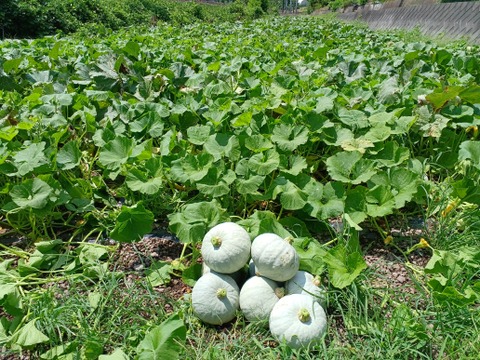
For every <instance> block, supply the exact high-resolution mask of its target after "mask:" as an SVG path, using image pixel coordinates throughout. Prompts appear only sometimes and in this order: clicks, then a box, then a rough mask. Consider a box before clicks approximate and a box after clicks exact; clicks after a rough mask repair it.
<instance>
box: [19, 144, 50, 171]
mask: <svg viewBox="0 0 480 360" xmlns="http://www.w3.org/2000/svg"><path fill="white" fill-rule="evenodd" d="M45 145H46V144H45V142H43V141H42V142H40V143H33V144H29V145H28V146H27V147H26V148H25V149H24V150H20V151H19V152H17V153H16V154H15V155H14V156H13V161H14V164H15V166H16V167H17V174H18V175H19V176H24V175H26V174H28V173H30V172H32V171H33V170H35V169H37V168H39V167H40V166H42V165H46V164H48V160H47V158H46V157H45Z"/></svg>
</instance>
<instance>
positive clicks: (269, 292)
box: [240, 276, 284, 321]
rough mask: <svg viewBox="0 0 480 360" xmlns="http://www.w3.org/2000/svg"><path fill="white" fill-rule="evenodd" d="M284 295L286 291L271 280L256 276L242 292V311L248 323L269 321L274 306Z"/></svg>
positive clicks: (245, 285)
mask: <svg viewBox="0 0 480 360" xmlns="http://www.w3.org/2000/svg"><path fill="white" fill-rule="evenodd" d="M283 295H284V289H283V288H282V287H279V286H278V284H277V283H276V282H275V281H273V280H270V279H267V278H264V277H262V276H254V277H251V278H250V279H248V280H247V281H246V282H245V284H243V287H242V289H241V290H240V309H241V310H242V311H243V314H244V315H245V318H246V319H247V320H248V321H268V318H269V316H270V312H271V311H272V309H273V306H274V305H275V304H276V303H277V301H278V299H280V298H281V297H282V296H283Z"/></svg>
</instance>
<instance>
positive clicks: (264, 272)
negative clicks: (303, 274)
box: [252, 233, 300, 281]
mask: <svg viewBox="0 0 480 360" xmlns="http://www.w3.org/2000/svg"><path fill="white" fill-rule="evenodd" d="M252 260H253V262H254V263H255V267H256V269H257V273H258V274H259V275H261V276H265V277H267V278H269V279H272V280H275V281H287V280H289V279H291V278H292V277H294V276H295V274H296V273H297V271H298V267H299V265H300V259H299V257H298V254H297V252H296V251H295V249H294V247H293V246H292V245H290V243H289V242H288V241H287V240H285V239H282V238H281V237H280V236H278V235H276V234H272V233H265V234H261V235H258V236H257V237H256V238H255V239H254V240H253V242H252Z"/></svg>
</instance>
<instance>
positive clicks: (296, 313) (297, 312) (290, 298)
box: [269, 294, 327, 349]
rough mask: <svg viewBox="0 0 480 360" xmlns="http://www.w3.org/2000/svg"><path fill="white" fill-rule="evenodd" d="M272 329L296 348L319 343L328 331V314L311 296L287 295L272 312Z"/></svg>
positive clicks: (280, 339)
mask: <svg viewBox="0 0 480 360" xmlns="http://www.w3.org/2000/svg"><path fill="white" fill-rule="evenodd" d="M269 325H270V331H271V333H272V335H273V336H274V337H275V338H276V339H277V340H278V341H280V342H283V341H285V342H286V344H287V345H288V346H289V347H291V348H294V349H298V348H302V347H308V346H310V345H315V344H318V343H319V342H320V341H321V339H322V336H323V335H324V334H325V332H326V331H327V315H326V314H325V311H324V310H323V307H322V306H321V305H320V304H319V303H318V302H316V301H315V300H314V299H313V298H312V297H311V296H308V295H301V294H292V295H286V296H284V297H283V298H281V299H280V300H278V302H277V303H276V304H275V306H274V307H273V309H272V312H271V313H270V319H269Z"/></svg>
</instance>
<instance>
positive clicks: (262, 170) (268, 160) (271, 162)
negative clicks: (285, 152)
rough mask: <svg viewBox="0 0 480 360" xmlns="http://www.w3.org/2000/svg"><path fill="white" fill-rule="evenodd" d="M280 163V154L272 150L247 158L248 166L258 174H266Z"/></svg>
mask: <svg viewBox="0 0 480 360" xmlns="http://www.w3.org/2000/svg"><path fill="white" fill-rule="evenodd" d="M279 165H280V155H279V154H278V153H277V152H276V151H275V150H274V149H271V150H267V151H265V152H262V153H259V154H255V155H253V156H252V157H250V159H248V168H249V169H250V170H252V171H253V172H254V173H256V174H258V175H268V174H270V173H271V172H272V171H274V170H276V169H277V168H278V166H279Z"/></svg>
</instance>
